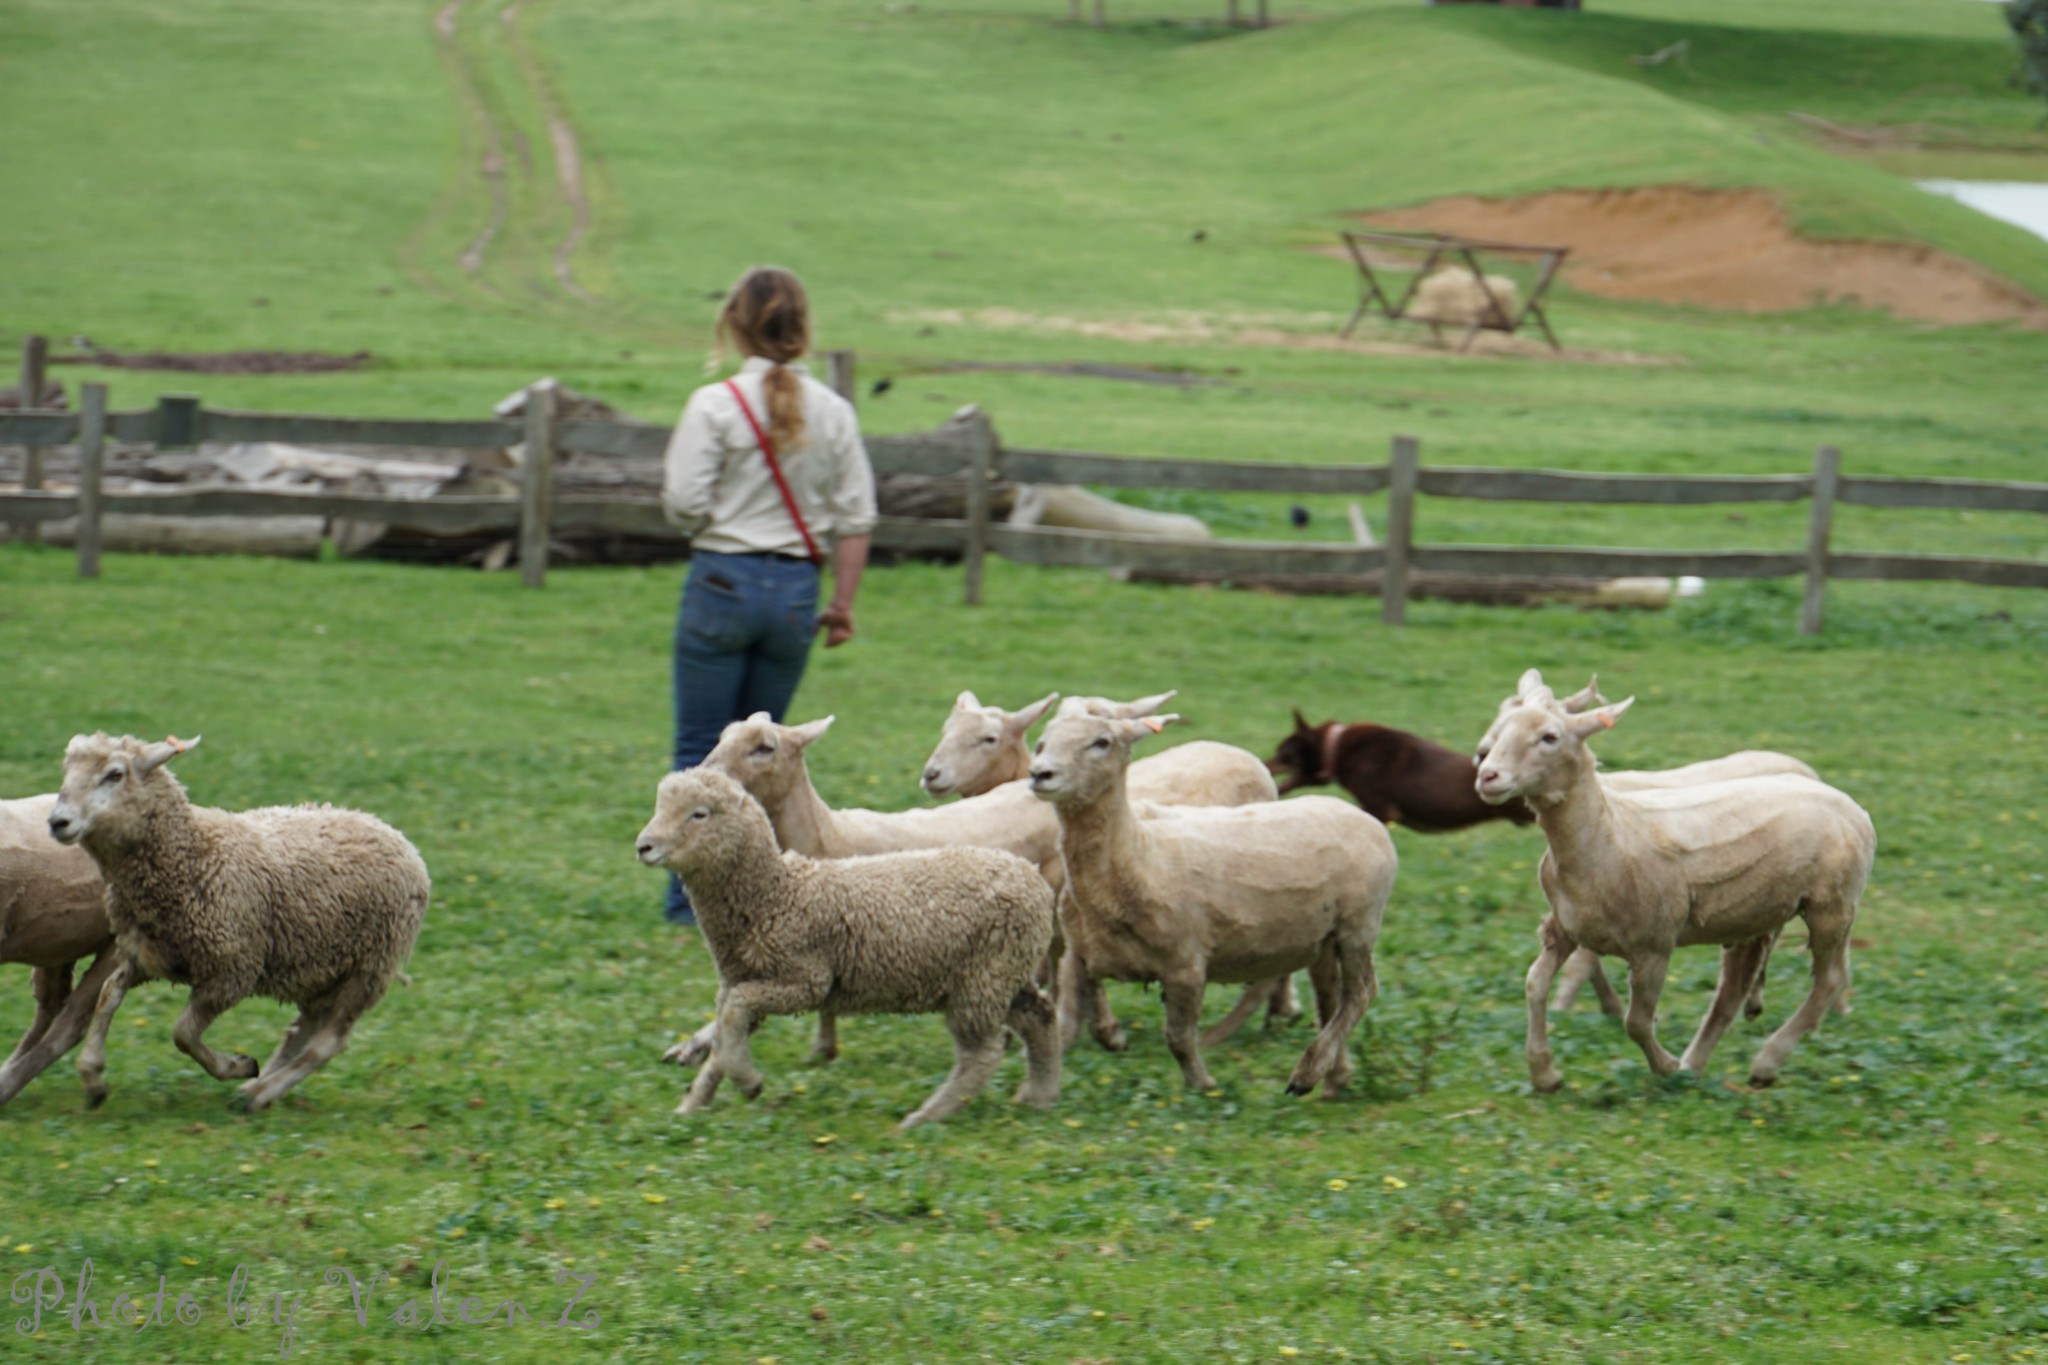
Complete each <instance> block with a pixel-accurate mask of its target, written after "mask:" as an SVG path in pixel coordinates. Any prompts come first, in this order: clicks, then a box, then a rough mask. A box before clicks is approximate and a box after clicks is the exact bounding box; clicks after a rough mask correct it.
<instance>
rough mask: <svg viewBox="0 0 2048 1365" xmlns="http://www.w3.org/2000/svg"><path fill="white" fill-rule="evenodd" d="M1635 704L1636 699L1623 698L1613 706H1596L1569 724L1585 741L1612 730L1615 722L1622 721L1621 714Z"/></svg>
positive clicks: (1583, 712)
mask: <svg viewBox="0 0 2048 1365" xmlns="http://www.w3.org/2000/svg"><path fill="white" fill-rule="evenodd" d="M1635 704H1636V699H1635V698H1634V697H1623V698H1622V699H1621V700H1620V701H1618V702H1615V703H1614V704H1612V705H1611V706H1596V707H1594V708H1593V709H1592V710H1590V711H1581V712H1579V714H1578V715H1576V716H1573V717H1572V718H1571V720H1570V721H1569V722H1567V723H1568V724H1569V725H1570V726H1571V731H1572V733H1573V734H1575V735H1577V736H1578V737H1579V738H1580V739H1585V738H1586V737H1587V736H1589V735H1597V734H1599V733H1600V732H1601V731H1602V730H1612V729H1613V728H1614V722H1616V721H1618V720H1620V719H1621V713H1622V712H1624V711H1626V710H1628V708H1629V707H1631V706H1634V705H1635Z"/></svg>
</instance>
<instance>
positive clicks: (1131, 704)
mask: <svg viewBox="0 0 2048 1365" xmlns="http://www.w3.org/2000/svg"><path fill="white" fill-rule="evenodd" d="M1179 695H1180V689H1179V688H1175V689H1174V690H1173V691H1171V692H1161V693H1160V694H1159V695H1158V696H1155V697H1140V698H1138V699H1137V700H1136V701H1127V702H1125V703H1123V704H1122V705H1121V706H1119V707H1117V708H1116V714H1117V718H1118V719H1120V720H1137V719H1138V718H1139V717H1141V716H1149V715H1151V714H1152V713H1153V712H1154V711H1157V710H1158V709H1159V708H1160V707H1162V706H1164V705H1166V703H1168V702H1170V701H1172V700H1173V699H1174V698H1175V697H1177V696H1179Z"/></svg>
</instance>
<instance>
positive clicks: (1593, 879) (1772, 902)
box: [1476, 668, 1877, 1091]
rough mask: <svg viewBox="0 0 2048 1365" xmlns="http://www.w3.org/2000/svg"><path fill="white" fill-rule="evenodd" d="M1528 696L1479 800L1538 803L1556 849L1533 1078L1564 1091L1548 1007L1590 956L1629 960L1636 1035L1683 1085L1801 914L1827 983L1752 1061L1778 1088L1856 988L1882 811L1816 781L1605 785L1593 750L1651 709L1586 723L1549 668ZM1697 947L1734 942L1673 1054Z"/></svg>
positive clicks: (1551, 855)
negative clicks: (1563, 977)
mask: <svg viewBox="0 0 2048 1365" xmlns="http://www.w3.org/2000/svg"><path fill="white" fill-rule="evenodd" d="M1517 694H1518V696H1519V697H1520V698H1521V701H1522V704H1521V705H1520V706H1517V707H1515V708H1513V709H1512V710H1510V711H1508V712H1507V713H1506V714H1504V715H1503V716H1502V718H1501V719H1500V721H1499V722H1497V723H1496V725H1495V727H1494V730H1493V732H1492V733H1493V743H1492V744H1491V746H1490V748H1489V752H1488V753H1487V755H1486V758H1485V759H1484V761H1483V762H1482V763H1481V764H1480V767H1479V773H1478V778H1477V784H1476V790H1477V791H1478V793H1479V796H1480V799H1481V800H1484V801H1487V802H1489V803H1491V804H1495V805H1498V804H1501V803H1503V802H1506V801H1513V800H1517V799H1520V800H1523V801H1526V802H1528V804H1529V807H1530V809H1531V810H1533V811H1534V812H1535V814H1536V822H1537V824H1538V825H1539V826H1540V827H1541V828H1542V830H1543V834H1544V837H1545V839H1546V840H1548V842H1549V849H1548V850H1547V851H1546V852H1545V854H1544V856H1543V861H1542V863H1541V865H1540V867H1539V876H1540V878H1541V881H1542V884H1543V894H1544V896H1545V897H1546V898H1547V899H1548V900H1549V902H1550V906H1551V912H1550V914H1549V915H1548V916H1546V917H1545V919H1544V921H1543V925H1542V928H1541V931H1540V933H1539V939H1540V941H1541V944H1542V951H1541V953H1540V954H1539V955H1538V956H1537V959H1536V961H1535V963H1534V965H1532V966H1531V967H1530V968H1529V974H1528V979H1527V981H1526V983H1525V987H1524V994H1525V998H1526V1001H1527V1005H1528V1010H1529V1035H1528V1044H1527V1055H1528V1063H1529V1075H1530V1079H1531V1081H1532V1083H1533V1084H1534V1085H1535V1087H1536V1089H1538V1090H1539V1091H1551V1090H1555V1089H1557V1088H1558V1086H1559V1085H1561V1084H1563V1077H1562V1076H1561V1075H1560V1074H1559V1073H1558V1070H1557V1067H1556V1066H1555V1064H1554V1063H1553V1062H1552V1060H1551V1055H1550V1042H1549V1035H1548V1033H1547V1024H1546V1020H1545V1017H1544V1015H1545V1002H1546V999H1547V997H1548V995H1549V991H1550V984H1551V979H1552V977H1553V976H1554V975H1555V974H1556V972H1557V969H1558V967H1559V965H1560V964H1562V963H1563V961H1564V960H1565V959H1566V958H1567V957H1568V956H1570V955H1571V953H1572V952H1573V951H1574V950H1575V949H1576V948H1578V947H1579V946H1581V945H1583V946H1585V947H1587V948H1591V949H1592V950H1593V951H1595V952H1598V953H1603V954H1607V955H1611V956H1615V957H1620V958H1622V959H1624V960H1625V961H1626V962H1627V963H1628V970H1629V1004H1628V1016H1627V1026H1628V1032H1629V1037H1630V1038H1632V1039H1634V1040H1635V1042H1636V1044H1637V1045H1638V1046H1639V1047H1641V1048H1642V1050H1643V1055H1644V1056H1645V1057H1646V1058H1648V1060H1649V1063H1650V1067H1651V1069H1652V1070H1653V1071H1655V1072H1656V1073H1657V1074H1658V1075H1669V1074H1671V1073H1672V1072H1674V1071H1677V1070H1679V1069H1681V1068H1683V1069H1686V1070H1690V1071H1699V1070H1702V1069H1703V1068H1704V1067H1705V1066H1706V1064H1707V1061H1708V1059H1709V1058H1710V1057H1711V1056H1712V1054H1713V1050H1714V1046H1715V1044H1716V1043H1718V1042H1719V1041H1720V1038H1721V1035H1722V1033H1724V1032H1725V1031H1726V1030H1727V1028H1728V1025H1729V1024H1730V1023H1731V1022H1732V1021H1733V1019H1734V1017H1735V1014H1736V1011H1737V1010H1738V1009H1739V1008H1740V1006H1741V1004H1742V1001H1743V999H1744V998H1745V997H1746V996H1747V995H1748V994H1749V991H1750V987H1751V984H1752V982H1753V981H1754V978H1755V975H1756V972H1757V970H1758V969H1759V967H1760V966H1761V964H1762V961H1763V958H1764V955H1765V953H1766V951H1767V950H1768V948H1769V945H1770V943H1771V941H1772V939H1773V938H1774V937H1775V936H1776V935H1777V933H1778V932H1779V930H1781V929H1782V928H1783V927H1784V925H1785V924H1786V923H1788V922H1789V921H1790V920H1792V919H1793V918H1795V917H1800V918H1804V919H1805V921H1806V926H1807V933H1808V941H1809V946H1810V947H1811V949H1812V952H1813V988H1812V990H1811V991H1810V992H1809V993H1808V995H1807V997H1806V1000H1805V1002H1804V1003H1803V1004H1801V1005H1800V1007H1799V1008H1798V1009H1797V1010H1796V1011H1794V1012H1793V1014H1792V1017H1791V1018H1789V1019H1788V1020H1786V1021H1785V1023H1784V1025H1783V1026H1781V1027H1780V1028H1779V1029H1778V1030H1777V1032H1775V1033H1773V1034H1772V1035H1771V1037H1770V1039H1769V1041H1767V1042H1766V1043H1765V1044H1764V1046H1763V1048H1762V1050H1761V1051H1759V1052H1758V1053H1757V1056H1756V1059H1755V1061H1754V1062H1753V1063H1752V1064H1751V1067H1750V1083H1751V1084H1752V1085H1759V1086H1761V1085H1769V1084H1771V1083H1772V1082H1773V1081H1775V1080H1776V1079H1777V1076H1778V1072H1779V1070H1780V1069H1781V1068H1782V1067H1783V1065H1784V1062H1785V1058H1786V1056H1787V1055H1788V1054H1789V1053H1790V1052H1791V1051H1792V1049H1793V1048H1794V1047H1795V1046H1797V1045H1798V1042H1799V1040H1800V1039H1801V1038H1802V1037H1804V1036H1805V1035H1806V1034H1807V1033H1808V1032H1809V1031H1811V1030H1812V1029H1813V1027H1814V1026H1815V1025H1816V1024H1818V1023H1819V1022H1820V1018H1821V1016H1822V1015H1823V1014H1824V1013H1825V1012H1826V1010H1827V1008H1828V1006H1829V1004H1830V1003H1831V1002H1832V1001H1833V1000H1834V999H1835V997H1836V996H1837V995H1839V994H1840V993H1841V991H1842V989H1843V987H1845V986H1846V985H1847V984H1848V980H1849V967H1848V954H1849V931H1850V928H1851V926H1852V925H1853V924H1854V922H1855V918H1856V904H1857V901H1858V900H1859V899H1860V898H1861V896H1862V894H1863V888H1864V885H1865V884H1866V882H1867V881H1868V880H1869V877H1870V865H1871V860H1872V858H1873V857H1874V855H1875V852H1876V843H1877V840H1876V833H1875V831H1874V830H1873V829H1872V827H1871V823H1870V817H1869V816H1868V815H1867V814H1865V813H1864V811H1863V808H1862V807H1860V806H1858V805H1857V804H1856V803H1855V802H1854V801H1852V800H1850V799H1849V798H1848V797H1847V796H1845V795H1843V794H1842V793H1841V792H1839V791H1836V790H1835V789H1834V788H1832V787H1829V786H1827V785H1826V784H1824V783H1821V782H1817V781H1814V780H1813V779H1811V778H1805V777H1795V776H1785V775H1780V776H1773V777H1751V778H1741V779H1737V780H1735V781H1729V782H1715V783H1709V784H1707V785H1705V786H1693V787H1678V788H1671V789H1664V790H1646V791H1635V792H1621V791H1614V790H1612V789H1610V788H1609V787H1607V786H1605V785H1603V784H1602V783H1601V781H1600V780H1599V777H1598V776H1597V774H1596V771H1595V768H1596V763H1595V760H1594V758H1593V755H1592V752H1591V751H1590V750H1589V749H1587V747H1586V741H1587V740H1588V739H1589V738H1590V737H1592V736H1593V735H1596V734H1598V733H1600V732H1602V731H1603V730H1606V729H1609V728H1611V727H1612V726H1613V725H1614V723H1615V721H1616V720H1617V719H1619V717H1620V716H1621V715H1622V714H1623V713H1624V712H1625V711H1627V710H1628V708H1629V707H1630V706H1631V705H1632V704H1633V703H1634V700H1635V699H1634V698H1633V697H1630V698H1628V699H1626V700H1624V701H1620V702H1617V703H1615V704H1613V705H1611V706H1600V707H1594V708H1590V709H1588V710H1585V711H1582V712H1577V713H1573V712H1570V711H1567V710H1566V709H1565V708H1564V707H1563V706H1562V705H1561V704H1559V703H1558V702H1557V701H1556V699H1555V697H1554V696H1553V695H1552V694H1551V693H1550V690H1549V689H1548V688H1547V687H1545V686H1544V685H1543V678H1542V675H1541V674H1539V673H1538V672H1537V671H1536V670H1535V669H1533V668H1532V669H1530V670H1529V671H1528V672H1526V673H1524V674H1523V675H1522V679H1521V683H1520V685H1519V687H1518V688H1517ZM1695 943H1712V944H1716V945H1719V946H1720V947H1721V949H1722V952H1721V981H1720V988H1719V990H1718V991H1717V992H1716V993H1715V995H1714V1001H1713V1004H1712V1005H1711V1006H1710V1007H1709V1009H1708V1011H1707V1016H1706V1018H1705V1019H1704V1020H1703V1021H1702V1022H1701V1024H1700V1027H1699V1032H1698V1033H1696V1034H1695V1035H1694V1037H1693V1040H1692V1043H1691V1045H1690V1046H1689V1047H1687V1048H1686V1050H1685V1054H1684V1055H1683V1056H1682V1057H1673V1056H1671V1054H1669V1053H1668V1052H1666V1051H1665V1050H1664V1048H1663V1047H1662V1045H1661V1044H1659V1043H1658V1041H1657V1036H1656V1015H1657V999H1658V996H1659V995H1660V994H1661V993H1662V991H1663V988H1664V976H1665V972H1666V970H1667V968H1668V966H1669V963H1670V960H1671V954H1672V952H1673V951H1674V950H1676V949H1677V948H1680V947H1684V946H1687V945H1689V944H1695Z"/></svg>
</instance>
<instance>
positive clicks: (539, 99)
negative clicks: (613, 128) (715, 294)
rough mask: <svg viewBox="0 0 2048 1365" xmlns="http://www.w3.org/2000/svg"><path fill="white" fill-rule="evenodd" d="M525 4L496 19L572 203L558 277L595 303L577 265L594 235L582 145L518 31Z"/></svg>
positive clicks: (557, 260)
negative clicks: (578, 275)
mask: <svg viewBox="0 0 2048 1365" xmlns="http://www.w3.org/2000/svg"><path fill="white" fill-rule="evenodd" d="M525 5H526V0H512V3H511V4H509V5H507V6H505V8H504V11H503V12H502V13H500V14H499V15H498V21H499V23H500V24H502V25H503V26H504V29H505V42H506V44H507V45H508V46H510V47H511V49H512V52H513V55H514V57H516V58H517V60H518V63H519V69H520V72H521V73H522V74H523V75H524V76H525V78H526V85H527V91H528V93H529V94H531V95H532V96H533V101H534V103H535V104H536V105H538V106H539V108H540V112H541V117H542V118H543V119H544V120H545V121H546V122H547V127H548V144H549V146H551V147H553V148H554V152H555V186H556V189H557V191H558V192H559V193H560V195H561V197H562V202H563V203H565V204H567V205H568V206H569V231H568V233H567V234H566V235H565V236H564V237H563V238H562V240H561V241H559V242H557V243H556V244H555V250H554V256H553V265H554V272H555V279H556V280H557V281H558V282H559V283H560V284H561V286H562V288H563V289H565V290H567V291H568V292H569V293H570V294H572V295H574V296H575V297H576V298H578V299H580V300H581V301H583V302H584V303H596V302H597V297H596V295H594V294H592V293H591V292H590V291H589V290H587V289H585V288H584V287H583V286H582V285H581V284H580V283H578V282H577V279H576V271H575V267H574V265H573V261H574V258H575V255H576V248H577V247H579V246H581V245H582V244H583V239H584V238H585V237H587V236H588V235H589V234H590V195H589V193H588V192H587V191H586V190H585V188H584V185H583V149H582V145H581V144H580V143H579V142H578V141H577V139H576V128H575V125H574V124H572V123H570V122H569V113H568V110H567V109H565V108H564V107H563V105H562V101H561V98H560V97H559V96H558V95H557V94H556V93H555V87H554V82H553V81H551V80H550V79H549V78H548V74H547V69H546V67H544V66H543V65H542V64H541V61H540V58H539V57H538V56H536V55H535V53H534V51H533V48H532V46H531V44H529V43H528V42H527V41H526V35H525V34H524V33H523V32H522V31H521V30H520V27H519V12H520V10H522V9H523V8H525Z"/></svg>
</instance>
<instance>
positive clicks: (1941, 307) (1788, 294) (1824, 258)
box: [1359, 185, 2048, 331]
mask: <svg viewBox="0 0 2048 1365" xmlns="http://www.w3.org/2000/svg"><path fill="white" fill-rule="evenodd" d="M1359 216H1360V217H1361V218H1363V219H1364V220H1365V221H1366V222H1369V223H1372V224H1374V225H1375V226H1378V227H1390V228H1427V229H1433V230H1435V231H1438V232H1451V233H1456V234H1459V235H1461V236H1466V237H1486V238H1493V239H1495V240H1501V241H1510V242H1531V243H1538V244H1543V245H1554V246H1569V247H1570V248H1571V249H1572V254H1571V256H1570V257H1569V258H1568V259H1567V262H1566V265H1565V270H1564V278H1565V280H1566V281H1567V282H1568V283H1570V284H1571V286H1572V287H1573V288H1575V289H1582V290H1584V291H1585V292H1586V293H1588V294H1600V295H1604V296H1606V297H1608V298H1616V299H1650V300H1654V301H1655V302H1658V303H1683V304H1695V305H1698V306H1700V307H1703V308H1725V309H1733V310H1736V311H1740V312H1748V313H1772V312H1789V311H1792V310H1794V309H1799V308H1807V307H1811V306H1812V305H1814V304H1816V303H1857V304H1861V305H1862V306H1864V307H1866V308H1882V309H1884V310H1885V311H1887V312H1890V313H1896V314H1897V315H1899V316H1900V317H1907V318H1919V319H1921V320H1923V321H1926V322H1939V323H1951V324H1954V323H1979V322H2018V323H2022V324H2024V325H2025V326H2028V327H2032V328H2036V329H2039V330H2044V331H2048V304H2043V303H2042V302H2041V301H2040V300H2039V299H2036V298H2034V297H2033V296H2032V295H2030V294H2028V293H2027V292H2026V291H2025V290H2022V289H2020V288H2019V287H2018V286H2016V285H2012V284H2009V283H2007V282H2006V281H2004V280H2002V279H2000V278H1999V277H1998V276H1996V275H1994V274H1992V273H1991V272H1990V271H1988V270H1985V269H1984V268H1983V267H1981V266H1978V265H1974V264H1972V263H1970V262H1969V261H1965V260H1962V259H1960V258H1958V257H1955V256H1951V255H1949V254H1948V253H1946V252H1943V251H1937V250H1935V249H1934V248H1933V247H1926V246H1912V245H1908V244H1904V243H1896V242H1857V241H1820V240H1813V239H1809V238H1804V237H1800V236H1799V235H1797V234H1796V233H1794V232H1793V230H1792V226H1791V224H1790V223H1789V222H1787V221H1786V218H1785V215H1784V212H1783V211H1782V210H1781V209H1780V208H1779V207H1778V204H1777V201H1776V200H1774V199H1773V198H1772V197H1771V196H1770V195H1768V194H1765V193H1764V192H1763V191H1761V190H1706V189H1696V188H1692V187H1689V186H1683V185H1662V186H1655V187H1652V188H1648V189H1632V190H1559V191H1555V192H1553V193H1549V194H1534V195H1529V196H1527V197H1525V198H1521V199H1477V198H1455V199H1439V200H1437V201H1436V202H1434V203H1430V204H1423V205H1421V206H1419V207H1416V208H1408V209H1395V210H1392V211H1389V212H1383V213H1367V214H1360V215H1359Z"/></svg>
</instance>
